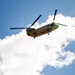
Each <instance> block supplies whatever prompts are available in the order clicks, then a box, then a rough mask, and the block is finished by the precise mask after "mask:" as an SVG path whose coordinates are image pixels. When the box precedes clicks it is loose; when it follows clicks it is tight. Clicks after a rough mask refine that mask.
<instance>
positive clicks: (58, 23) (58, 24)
mask: <svg viewBox="0 0 75 75" xmlns="http://www.w3.org/2000/svg"><path fill="white" fill-rule="evenodd" d="M57 24H58V25H62V26H66V27H67V25H65V24H61V23H57Z"/></svg>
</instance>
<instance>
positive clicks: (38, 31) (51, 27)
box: [10, 9, 66, 39]
mask: <svg viewBox="0 0 75 75" xmlns="http://www.w3.org/2000/svg"><path fill="white" fill-rule="evenodd" d="M56 14H57V9H56V10H55V12H54V17H53V22H52V23H51V24H47V25H45V26H42V27H40V28H37V29H35V28H31V26H33V25H34V24H35V23H36V22H37V20H38V19H39V18H40V17H41V16H42V15H39V16H38V17H37V19H36V20H35V21H34V22H33V23H32V24H31V25H30V26H29V27H28V28H25V27H22V28H21V27H18V28H10V29H11V30H12V29H26V33H27V35H28V36H31V37H34V39H35V37H38V36H41V35H44V34H46V33H48V35H49V33H50V32H52V31H54V30H56V29H57V28H58V27H59V25H62V26H66V25H64V24H60V23H55V22H54V21H55V17H56Z"/></svg>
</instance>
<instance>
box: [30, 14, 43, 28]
mask: <svg viewBox="0 0 75 75" xmlns="http://www.w3.org/2000/svg"><path fill="white" fill-rule="evenodd" d="M41 16H42V15H39V16H38V18H37V19H36V20H35V21H34V22H33V23H32V24H31V26H33V25H34V24H35V23H36V21H37V20H38V19H39V18H40V17H41ZM31 26H30V27H31ZM30 27H29V28H30Z"/></svg>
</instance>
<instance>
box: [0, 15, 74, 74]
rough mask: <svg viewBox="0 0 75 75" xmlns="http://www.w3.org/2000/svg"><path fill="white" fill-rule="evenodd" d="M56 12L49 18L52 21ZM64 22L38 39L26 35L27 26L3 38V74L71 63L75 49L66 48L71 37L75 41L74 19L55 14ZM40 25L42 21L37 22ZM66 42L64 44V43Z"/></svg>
mask: <svg viewBox="0 0 75 75" xmlns="http://www.w3.org/2000/svg"><path fill="white" fill-rule="evenodd" d="M52 18H53V16H49V18H48V19H47V20H46V22H44V23H42V24H41V25H45V24H48V23H51V21H52ZM55 22H59V23H62V24H66V25H67V27H65V26H59V28H58V29H57V30H55V31H53V32H51V33H50V35H48V34H45V35H43V36H40V37H37V38H36V39H34V38H32V37H29V36H27V34H26V30H22V31H21V32H19V33H18V34H16V35H14V34H13V35H12V36H6V38H4V39H0V72H1V74H2V73H3V75H41V74H40V72H41V71H42V70H43V69H44V67H45V66H46V65H49V66H52V67H55V68H62V67H65V66H68V65H70V64H72V62H73V61H74V60H75V53H73V52H71V51H65V47H66V46H67V45H68V44H69V43H70V41H75V20H74V18H71V17H68V16H67V17H65V16H63V15H61V14H58V15H57V16H56V21H55ZM36 24H37V26H35V27H38V26H40V25H39V23H36ZM62 45H64V47H62Z"/></svg>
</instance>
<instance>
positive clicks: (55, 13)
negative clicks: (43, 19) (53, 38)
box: [53, 9, 57, 21]
mask: <svg viewBox="0 0 75 75" xmlns="http://www.w3.org/2000/svg"><path fill="white" fill-rule="evenodd" d="M56 14H57V9H56V10H55V12H54V18H53V21H54V20H55V16H56Z"/></svg>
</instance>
